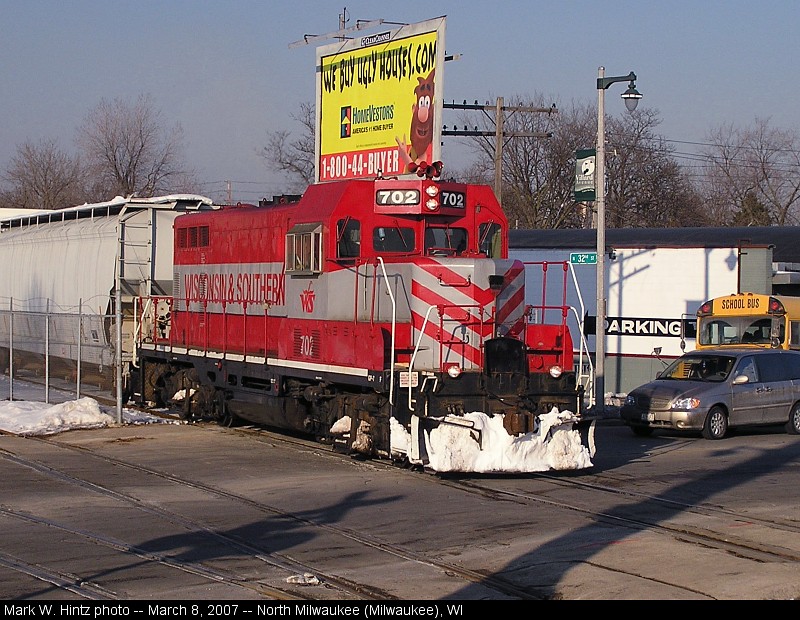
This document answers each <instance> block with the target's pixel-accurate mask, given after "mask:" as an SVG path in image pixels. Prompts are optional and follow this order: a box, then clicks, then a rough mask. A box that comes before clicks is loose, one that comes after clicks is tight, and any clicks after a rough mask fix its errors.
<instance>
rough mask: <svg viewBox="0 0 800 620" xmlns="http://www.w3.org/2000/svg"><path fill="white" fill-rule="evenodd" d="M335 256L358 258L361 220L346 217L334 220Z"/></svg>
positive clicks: (359, 253)
mask: <svg viewBox="0 0 800 620" xmlns="http://www.w3.org/2000/svg"><path fill="white" fill-rule="evenodd" d="M336 239H337V242H336V255H337V258H358V257H359V256H361V222H359V221H358V220H354V219H353V218H350V217H348V218H346V219H343V220H339V221H338V222H336Z"/></svg>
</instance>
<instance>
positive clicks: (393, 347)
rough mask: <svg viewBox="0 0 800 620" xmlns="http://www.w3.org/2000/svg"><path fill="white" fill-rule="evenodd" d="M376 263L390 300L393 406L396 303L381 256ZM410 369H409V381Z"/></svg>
mask: <svg viewBox="0 0 800 620" xmlns="http://www.w3.org/2000/svg"><path fill="white" fill-rule="evenodd" d="M377 260H378V263H379V264H380V266H381V272H382V273H383V279H384V281H385V282H386V291H387V292H388V293H389V299H390V300H391V301H392V346H391V350H390V351H389V355H390V362H391V368H390V369H389V404H390V405H392V406H394V354H395V331H396V323H397V303H396V302H395V299H394V293H393V292H392V285H391V282H389V276H388V274H387V273H386V265H385V264H384V262H383V257H381V256H378V257H377ZM410 377H411V373H410V369H409V383H410ZM408 397H409V399H411V392H410V388H409V396H408Z"/></svg>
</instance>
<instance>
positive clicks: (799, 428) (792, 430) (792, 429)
mask: <svg viewBox="0 0 800 620" xmlns="http://www.w3.org/2000/svg"><path fill="white" fill-rule="evenodd" d="M786 432H787V433H789V434H790V435H800V403H795V404H794V407H792V412H791V413H790V414H789V421H788V422H787V423H786Z"/></svg>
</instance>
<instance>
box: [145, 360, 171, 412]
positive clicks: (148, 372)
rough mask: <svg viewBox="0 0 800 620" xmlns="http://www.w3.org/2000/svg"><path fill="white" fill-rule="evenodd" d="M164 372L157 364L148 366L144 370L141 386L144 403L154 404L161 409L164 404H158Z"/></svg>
mask: <svg viewBox="0 0 800 620" xmlns="http://www.w3.org/2000/svg"><path fill="white" fill-rule="evenodd" d="M165 374H166V370H165V369H164V368H163V367H162V366H161V365H159V364H148V365H147V366H145V369H144V385H143V386H142V398H143V399H144V400H146V401H150V402H154V403H155V404H156V406H158V407H163V406H164V403H163V402H159V399H160V397H161V388H162V387H163V385H164V384H163V381H162V378H163V376H164V375H165Z"/></svg>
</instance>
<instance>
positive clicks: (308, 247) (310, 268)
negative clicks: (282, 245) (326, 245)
mask: <svg viewBox="0 0 800 620" xmlns="http://www.w3.org/2000/svg"><path fill="white" fill-rule="evenodd" d="M321 271H322V224H298V225H296V226H294V227H292V229H291V230H290V231H289V232H288V233H287V234H286V273H291V274H295V275H310V274H316V273H320V272H321Z"/></svg>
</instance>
